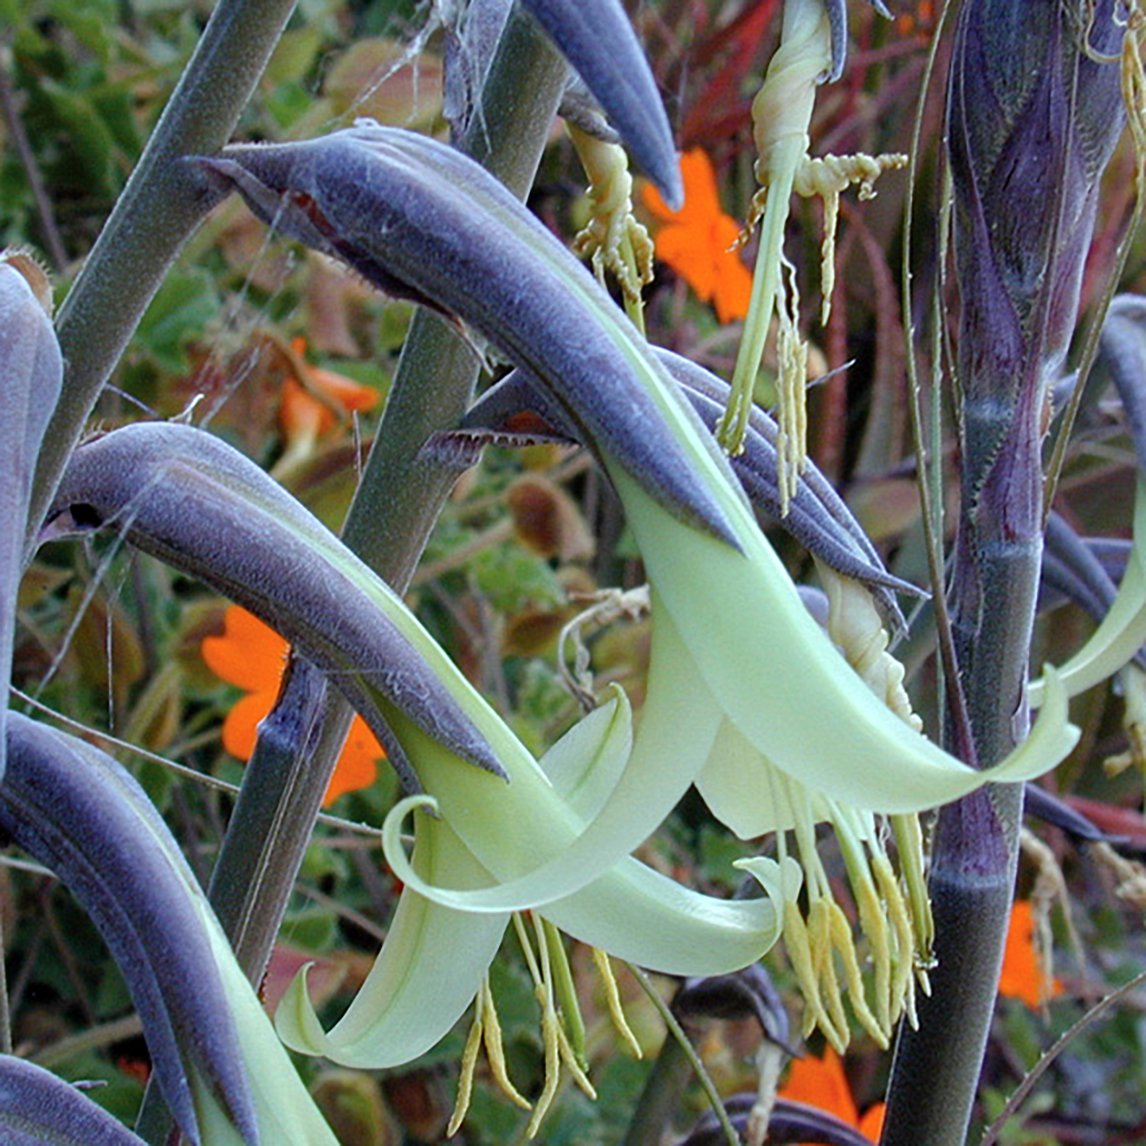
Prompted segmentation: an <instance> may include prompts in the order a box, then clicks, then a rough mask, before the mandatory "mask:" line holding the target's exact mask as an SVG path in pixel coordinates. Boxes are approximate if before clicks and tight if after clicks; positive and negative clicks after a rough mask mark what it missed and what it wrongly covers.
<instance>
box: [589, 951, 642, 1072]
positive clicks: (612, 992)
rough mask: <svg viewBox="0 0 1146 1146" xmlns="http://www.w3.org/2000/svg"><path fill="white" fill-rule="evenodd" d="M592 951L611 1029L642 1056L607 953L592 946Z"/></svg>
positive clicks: (636, 1053)
mask: <svg viewBox="0 0 1146 1146" xmlns="http://www.w3.org/2000/svg"><path fill="white" fill-rule="evenodd" d="M592 951H593V966H594V967H596V968H597V974H598V975H599V976H600V979H601V988H602V990H603V991H604V992H605V1006H606V1007H607V1008H608V1011H609V1018H610V1019H612V1020H613V1029H614V1030H615V1031H616V1032H617V1034H619V1035H620V1036H621V1039H622V1041H623V1042H624V1043H625V1044H626V1045H627V1046H628V1048H629V1050H631V1051H632V1052H633V1054H634V1055H635V1056H636V1057H637V1058H644V1057H645V1055H644V1051H642V1050H641V1044H640V1043H639V1042H637V1036H636V1035H635V1034H633V1028H632V1027H630V1026H629V1020H628V1019H627V1018H625V1008H624V1004H623V1003H622V1002H621V992H620V990H619V989H618V987H617V977H616V976H615V975H614V974H613V965H612V963H610V962H609V953H608V952H607V951H602V950H601V948H600V947H594V948H593V949H592Z"/></svg>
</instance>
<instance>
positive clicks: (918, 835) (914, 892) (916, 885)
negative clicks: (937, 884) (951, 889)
mask: <svg viewBox="0 0 1146 1146" xmlns="http://www.w3.org/2000/svg"><path fill="white" fill-rule="evenodd" d="M888 822H889V823H890V824H891V830H892V834H893V835H894V836H895V850H896V855H897V856H898V857H899V873H900V880H901V882H902V883H903V885H904V887H905V888H906V889H907V903H908V908H909V911H910V913H911V930H912V933H913V935H914V936H915V964H916V970H917V973H918V974H919V975H920V981H921V982H925V981H926V977H927V976H926V972H927V969H928V968H929V967H933V966H934V965H935V918H934V916H933V915H932V914H931V898H930V896H929V895H928V894H927V874H926V870H925V869H926V863H927V861H926V859H925V857H924V854H923V829H922V828H921V827H920V825H919V817H918V816H917V815H915V814H914V813H911V814H908V815H901V816H889V817H888ZM925 989H926V988H925Z"/></svg>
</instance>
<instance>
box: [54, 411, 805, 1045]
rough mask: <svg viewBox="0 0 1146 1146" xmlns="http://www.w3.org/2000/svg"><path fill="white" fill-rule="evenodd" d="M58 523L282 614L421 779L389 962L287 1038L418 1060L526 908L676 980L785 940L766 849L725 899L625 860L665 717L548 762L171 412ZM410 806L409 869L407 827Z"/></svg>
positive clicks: (309, 531)
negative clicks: (742, 892) (117, 536)
mask: <svg viewBox="0 0 1146 1146" xmlns="http://www.w3.org/2000/svg"><path fill="white" fill-rule="evenodd" d="M52 520H53V524H52V525H50V526H49V532H50V533H52V534H59V533H63V532H72V531H75V530H76V529H80V530H85V529H93V528H100V527H103V526H106V527H108V528H111V529H119V530H120V531H122V533H123V535H124V537H125V538H126V540H127V541H128V542H130V543H132V544H135V545H136V546H138V547H139V548H141V549H143V550H145V551H149V552H152V553H154V554H156V555H157V556H160V557H162V558H163V559H164V560H166V561H168V562H169V563H171V564H172V565H174V566H175V567H177V568H180V569H183V570H184V571H186V572H189V573H193V574H194V575H196V576H198V577H199V578H200V579H201V580H204V581H206V582H207V583H208V584H210V585H212V586H213V587H215V588H217V589H219V590H221V591H224V592H228V593H230V594H231V595H232V596H233V597H236V598H237V599H239V600H240V601H242V602H243V603H244V604H245V605H246V606H247V607H248V608H250V609H251V611H253V612H255V613H256V614H257V615H259V616H261V617H263V618H264V619H265V620H266V621H267V622H268V623H271V622H273V623H274V624H275V626H276V627H277V628H278V629H279V630H280V631H281V632H282V633H283V635H284V637H288V638H289V639H291V641H292V642H293V643H294V644H295V646H296V648H297V650H298V652H299V655H302V656H305V657H307V658H308V659H310V660H312V661H313V662H315V663H316V664H318V665H319V666H320V667H322V668H324V669H325V670H327V671H328V672H330V673H331V675H332V680H333V682H334V683H335V684H336V685H337V686H338V687H339V688H340V689H342V690H343V691H344V692H345V693H346V695H347V696H348V699H351V700H352V702H353V703H355V704H356V705H357V706H358V707H359V709H360V711H361V712H362V714H363V716H364V717H365V718H366V719H367V721H368V723H369V724H370V726H371V728H372V729H373V730H374V731H375V732H376V733H378V734H379V736H380V739H382V740H383V741H384V742H385V743H387V746H388V755H389V757H390V759H391V760H394V759H395V757H399V758H400V759H401V760H402V761H403V762H404V768H403V775H404V777H405V778H406V779H407V781H408V783H409V784H410V785H411V786H412V787H413V788H415V789H418V788H420V789H422V790H424V791H425V792H426V793H427V795H423V796H416V797H412V798H411V801H412V802H411V801H406V802H403V803H402V804H400V805H399V807H398V808H397V809H396V810H395V812H394V813H393V814H392V817H391V818H390V819H389V820H388V823H387V830H386V832H385V833H384V843H385V846H386V849H387V854H388V855H389V856H390V858H391V861H392V866H393V867H394V869H395V870H396V871H397V872H398V874H399V876H400V878H402V880H403V882H404V883H405V884H406V890H405V891H404V892H403V895H402V898H401V902H400V905H399V908H398V911H397V914H396V916H395V918H394V920H393V921H392V924H391V927H390V929H389V931H388V935H387V939H386V942H385V944H384V946H383V949H382V953H381V955H380V956H379V959H378V961H377V963H376V965H375V969H374V971H373V972H372V974H371V976H370V977H369V979H368V981H367V983H366V985H365V986H364V988H363V990H362V991H361V992H360V994H359V996H358V997H357V998H356V1000H355V1003H354V1004H353V1005H352V1007H351V1009H350V1011H349V1012H348V1013H347V1015H346V1016H344V1018H343V1020H342V1021H341V1022H340V1023H339V1024H338V1026H336V1027H335V1029H334V1030H333V1031H331V1032H330V1033H329V1035H328V1034H327V1033H325V1032H324V1031H323V1030H322V1028H321V1026H320V1025H319V1023H318V1020H317V1017H316V1016H315V1014H314V1012H313V1010H312V1009H311V1008H310V1004H309V1000H308V999H307V997H306V992H305V986H304V985H303V984H302V983H301V982H300V983H299V984H298V985H297V986H296V987H295V988H294V989H293V990H292V992H288V996H287V999H286V1000H284V1003H283V1005H282V1007H280V1016H279V1027H280V1030H281V1031H282V1032H283V1033H284V1035H285V1037H286V1038H287V1040H288V1041H289V1043H290V1045H292V1046H294V1047H296V1048H297V1049H300V1050H305V1051H309V1052H311V1053H315V1054H323V1055H326V1056H327V1057H329V1058H332V1059H335V1060H336V1061H339V1062H345V1063H347V1064H353V1065H369V1066H373V1067H384V1066H390V1065H394V1064H396V1063H401V1062H406V1061H408V1060H409V1059H410V1058H413V1057H416V1056H417V1055H418V1054H420V1053H422V1052H423V1051H425V1050H426V1049H428V1048H429V1047H430V1046H432V1045H433V1044H434V1043H435V1042H436V1041H437V1040H438V1039H440V1038H441V1037H442V1036H443V1035H444V1034H445V1033H446V1032H447V1031H448V1030H449V1029H450V1027H451V1026H452V1025H453V1024H454V1023H455V1022H456V1021H457V1019H458V1018H459V1016H460V1015H461V1014H462V1013H463V1012H464V1010H465V1008H466V1007H467V1006H468V1005H469V1003H470V1002H471V1001H472V1000H473V999H474V997H475V996H476V995H478V993H479V992H480V991H481V989H482V982H483V978H484V976H485V973H486V971H487V969H488V966H489V963H490V961H491V960H492V958H493V957H494V954H495V953H496V950H497V948H498V945H499V944H500V941H501V937H502V935H503V933H504V931H505V928H506V925H507V923H508V921H509V918H510V916H511V914H512V913H513V912H514V911H516V910H519V909H523V908H527V907H528V908H533V909H536V910H538V911H539V912H540V913H541V914H543V915H544V917H545V919H546V920H547V921H549V922H550V923H552V924H553V925H555V926H559V927H560V928H561V929H562V930H564V931H567V932H568V933H569V934H571V935H573V936H575V937H576V938H579V939H582V940H584V941H585V942H587V943H589V944H591V945H593V946H597V947H600V948H602V949H604V950H607V951H609V952H610V953H612V954H615V955H617V956H619V957H621V958H625V959H629V960H631V961H634V962H638V963H640V964H642V965H645V966H649V967H652V968H656V969H661V970H664V971H666V972H669V973H675V974H714V973H719V972H721V971H725V970H729V969H732V968H734V967H739V966H745V965H747V964H748V963H751V962H753V961H754V960H755V959H757V958H759V956H760V955H761V954H762V953H763V952H764V951H765V950H767V949H768V948H769V947H770V946H771V945H772V944H773V943H774V942H775V940H776V938H777V936H778V934H779V920H780V915H781V912H780V910H779V906H778V904H779V898H780V887H781V885H782V883H783V882H784V881H788V882H790V881H791V880H792V879H793V878H796V879H798V875H797V874H796V873H794V872H793V871H792V870H791V869H792V867H793V866H794V865H792V864H791V863H789V864H787V865H782V864H777V863H776V862H775V861H773V860H769V859H763V858H762V859H759V860H755V861H752V863H751V868H750V870H751V871H752V874H753V875H754V876H755V877H756V878H757V879H758V880H759V881H760V882H761V884H762V886H763V887H764V890H765V892H766V898H763V899H757V900H740V901H728V900H723V899H717V898H714V897H711V896H706V895H702V894H699V893H697V892H695V891H692V890H691V889H689V888H687V887H684V886H681V885H680V884H677V883H675V882H674V881H673V880H671V879H669V878H667V877H665V876H663V875H661V874H659V873H658V872H656V871H654V870H653V869H652V868H650V867H648V866H646V865H645V864H643V863H640V862H639V861H638V860H636V859H634V858H632V857H630V856H629V853H630V852H631V851H632V850H633V848H634V847H635V846H636V845H637V844H638V843H639V842H640V841H641V840H643V839H644V838H645V837H646V836H647V835H648V834H649V833H650V832H651V831H652V830H653V829H655V828H656V827H657V825H658V824H659V822H660V820H661V819H663V818H664V816H665V815H667V813H668V811H669V809H670V808H671V806H672V804H673V803H674V802H675V800H676V798H677V797H678V796H679V795H680V794H681V793H682V792H683V791H684V789H685V788H686V787H687V784H688V779H689V777H690V776H691V775H692V773H693V772H694V771H695V766H696V765H695V762H694V761H692V760H690V759H688V758H687V757H686V758H684V759H681V758H679V757H677V756H675V755H674V753H673V751H672V744H671V741H670V740H666V739H665V738H664V735H665V734H667V735H668V736H670V737H671V735H672V729H671V728H670V727H668V725H667V722H666V721H665V720H664V719H663V718H662V719H660V720H654V721H653V722H652V723H651V724H650V725H649V732H648V733H643V734H642V736H641V740H640V745H639V746H634V745H633V742H632V736H631V728H630V718H629V710H628V705H627V702H626V700H625V698H624V696H623V694H618V695H616V696H614V697H613V698H612V699H611V701H610V703H608V704H605V705H602V706H601V707H600V708H599V709H597V710H596V711H594V712H593V713H592V714H590V716H589V717H587V718H586V719H585V720H583V721H582V722H581V723H579V724H578V725H576V726H574V728H573V729H572V730H571V731H570V732H569V733H568V734H566V736H565V737H564V738H563V739H562V740H561V741H559V742H558V743H557V744H556V745H555V746H554V747H553V749H551V750H550V752H549V753H548V754H547V756H546V759H545V762H544V765H539V764H538V762H537V761H536V760H534V758H533V757H532V756H531V755H530V753H529V752H528V751H527V750H526V749H525V748H524V747H523V746H522V745H521V743H520V741H518V740H517V738H516V737H515V736H514V735H513V733H512V732H511V731H510V730H509V728H508V727H507V726H506V725H505V723H504V722H503V721H501V720H500V719H499V718H498V717H497V716H496V715H495V714H494V713H493V711H492V710H491V709H490V708H489V706H488V705H486V704H485V702H484V701H483V700H482V699H481V698H480V697H479V696H478V695H477V694H476V693H475V692H474V690H473V688H472V686H470V685H469V683H468V682H467V681H466V680H465V678H464V677H463V676H462V675H461V673H460V672H459V671H458V670H457V668H456V667H455V666H454V665H453V664H452V663H451V662H450V661H449V660H448V659H447V658H446V656H445V654H444V653H443V652H442V651H441V649H440V648H439V647H438V646H437V645H436V644H435V643H434V642H433V641H432V639H431V638H430V637H429V636H428V634H426V632H425V631H424V630H423V629H422V628H421V626H420V625H419V624H418V622H417V621H416V619H415V618H414V617H413V616H412V615H411V614H410V613H409V611H408V610H407V609H406V607H405V606H404V605H403V604H402V602H401V600H400V599H399V598H397V597H396V596H395V595H394V594H393V592H392V591H391V590H390V589H389V588H388V587H387V586H386V585H385V583H384V582H383V581H381V580H380V579H379V578H378V577H377V576H376V575H375V574H374V573H372V572H371V571H370V570H369V569H368V568H367V567H366V566H364V565H362V563H361V562H359V561H358V560H357V559H356V558H355V557H354V556H353V555H352V554H351V553H350V552H349V551H348V550H346V549H345V547H344V546H342V545H341V543H340V542H339V541H338V540H337V539H336V538H335V537H334V536H333V535H332V534H330V533H329V532H328V531H327V530H326V529H325V528H324V527H323V526H322V525H321V524H320V523H319V522H318V521H317V520H316V519H314V518H313V517H312V516H311V515H310V514H309V513H308V512H307V511H306V510H304V509H303V508H302V507H301V506H300V505H299V504H298V502H297V501H295V500H294V499H293V498H291V497H290V495H288V494H287V493H286V492H285V491H283V490H282V489H281V488H280V487H278V486H277V485H276V484H275V483H274V481H273V480H272V479H271V478H270V477H268V475H266V474H265V473H264V472H263V471H262V470H261V469H259V467H258V466H256V465H254V463H252V462H250V461H248V460H247V459H245V458H243V457H242V456H241V455H239V454H238V453H237V452H236V451H235V450H233V449H232V448H230V447H228V446H227V445H226V444H225V443H223V442H221V441H219V440H218V439H215V438H213V437H212V436H211V435H209V434H206V433H204V432H201V431H197V430H194V429H192V428H191V427H188V426H180V425H170V424H161V423H150V424H137V425H134V426H128V427H124V428H122V429H120V430H116V431H113V432H112V433H110V434H107V435H105V436H103V437H101V438H97V439H94V440H92V441H89V442H87V443H84V444H83V445H82V446H80V447H79V448H78V449H77V450H76V452H75V455H74V456H73V458H72V461H71V463H70V465H69V468H68V471H67V473H66V475H65V479H64V481H63V482H62V484H61V487H60V491H59V494H58V497H57V499H56V502H55V503H54V506H53V512H52ZM288 572H289V575H288ZM475 760H476V761H477V762H478V763H482V764H484V765H485V766H484V767H475V766H474V764H473V763H472V762H473V761H475ZM507 781H508V782H507ZM423 804H432V805H433V808H434V809H436V810H437V812H438V816H437V817H435V816H433V815H430V814H429V813H428V812H427V811H426V810H425V809H423V808H422V805H423ZM411 812H413V814H414V819H415V837H416V846H415V851H414V855H413V858H412V860H410V861H407V860H406V858H405V855H404V852H403V849H402V841H401V825H402V822H403V819H404V817H405V816H406V815H408V814H410V813H411ZM470 889H472V890H470ZM546 948H547V950H548V952H549V953H548V955H547V956H546V959H544V960H541V961H540V962H541V971H540V973H539V984H538V990H539V994H540V996H541V997H542V998H543V1000H544V1005H543V1014H544V1016H545V1020H544V1021H545V1023H546V1024H547V1030H546V1038H547V1040H548V1045H550V1046H556V1047H557V1056H558V1059H560V1058H561V1054H562V1052H561V1036H560V1034H559V1031H558V1028H557V1026H556V1025H555V1024H556V1018H555V1016H556V1004H555V1001H554V999H555V991H554V985H553V984H554V977H553V975H552V974H551V973H550V972H548V971H547V970H546V967H548V966H551V965H552V960H553V958H554V955H553V952H552V951H551V950H549V941H548V939H547V943H546Z"/></svg>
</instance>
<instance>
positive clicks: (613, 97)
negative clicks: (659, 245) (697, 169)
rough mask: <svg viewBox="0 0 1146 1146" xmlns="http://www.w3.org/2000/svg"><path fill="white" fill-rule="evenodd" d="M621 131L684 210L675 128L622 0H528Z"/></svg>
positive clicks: (670, 201)
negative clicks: (674, 138) (619, 1)
mask: <svg viewBox="0 0 1146 1146" xmlns="http://www.w3.org/2000/svg"><path fill="white" fill-rule="evenodd" d="M523 4H524V7H525V8H526V10H527V11H529V12H530V13H531V14H532V15H533V17H534V19H535V20H537V22H538V23H539V24H540V25H541V26H542V27H543V28H544V29H545V31H546V32H547V33H548V35H549V36H550V38H551V39H552V40H553V42H554V43H555V44H556V45H557V47H558V48H559V49H560V50H561V53H562V54H563V55H564V56H565V58H566V59H567V60H568V61H569V62H570V63H571V64H572V65H573V67H574V68H575V69H576V70H577V74H578V75H580V77H581V78H582V79H583V80H584V81H585V86H586V87H587V88H588V89H589V90H590V91H591V92H592V93H593V95H594V96H595V97H596V99H597V101H598V102H599V103H600V104H601V106H602V107H603V108H604V109H605V111H606V112H607V113H608V115H609V117H610V118H611V119H612V121H613V123H614V124H615V125H616V126H617V129H618V131H619V132H620V134H621V136H622V138H623V139H624V140H625V142H626V143H627V144H628V145H629V149H630V150H631V151H632V153H633V156H634V158H635V159H636V161H637V163H638V164H639V165H640V166H641V167H643V168H644V170H645V171H646V172H647V173H648V175H649V176H650V177H651V178H652V180H653V182H654V183H655V184H656V185H657V189H658V190H659V191H660V193H661V196H662V197H663V198H664V200H665V202H666V203H667V204H668V206H669V207H670V208H671V209H672V210H674V211H676V210H679V209H680V208H681V207H682V206H683V205H684V184H683V182H682V181H681V175H680V163H679V162H678V160H677V154H676V147H675V145H674V143H673V138H672V129H671V128H670V127H669V122H668V116H667V115H666V114H665V110H664V104H663V103H662V102H661V97H660V92H659V91H658V90H657V83H656V80H655V79H654V78H653V74H652V72H651V70H650V69H649V64H648V61H647V59H646V58H645V54H644V51H643V50H642V48H641V45H640V42H639V41H638V40H637V37H636V34H635V33H634V31H633V26H632V24H631V23H630V22H629V18H628V16H626V14H625V10H624V9H623V8H622V7H621V5H620V4H619V3H617V0H523Z"/></svg>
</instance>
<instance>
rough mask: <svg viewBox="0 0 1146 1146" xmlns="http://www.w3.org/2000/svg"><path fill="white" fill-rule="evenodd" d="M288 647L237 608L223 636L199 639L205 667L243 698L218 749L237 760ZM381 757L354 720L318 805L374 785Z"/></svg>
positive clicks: (248, 745) (270, 696)
mask: <svg viewBox="0 0 1146 1146" xmlns="http://www.w3.org/2000/svg"><path fill="white" fill-rule="evenodd" d="M287 648H288V644H287V642H286V641H285V640H284V639H283V638H282V637H280V636H279V634H278V633H276V632H275V631H274V629H272V628H271V627H270V626H269V625H264V624H263V622H262V621H260V620H259V619H258V617H256V616H254V615H253V614H252V613H248V612H247V610H246V609H244V608H242V607H241V606H239V605H228V606H227V611H226V612H225V613H224V614H223V635H222V636H218V637H205V638H204V639H203V644H202V646H201V652H202V654H203V660H204V661H205V662H206V664H207V667H208V668H209V669H210V670H211V671H212V672H213V673H214V674H215V675H216V676H217V677H220V678H221V679H222V680H225V681H226V682H227V683H228V684H233V685H236V686H237V687H238V688H241V689H242V690H243V691H244V692H245V693H246V694H247V695H246V696H244V697H242V698H240V700H239V701H238V702H237V703H236V704H235V706H234V707H233V708H232V709H231V711H230V712H228V713H227V717H226V719H225V720H224V721H223V747H224V748H226V750H227V751H228V752H230V754H231V755H232V756H237V757H238V758H239V759H240V760H247V759H249V758H250V755H251V753H252V752H253V751H254V749H255V737H256V734H257V732H258V724H259V721H260V720H262V719H263V717H264V716H266V715H267V713H268V712H270V710H271V707H272V706H273V705H274V702H275V697H277V696H278V692H279V681H280V680H281V678H282V675H283V669H284V667H285V666H286V654H287ZM385 756H386V752H385V750H384V749H383V748H382V745H380V744H379V743H378V741H377V739H375V736H374V733H372V732H371V731H370V729H369V727H367V725H366V722H365V721H364V720H363V719H362V717H360V716H355V718H354V722H353V723H352V724H351V726H350V733H349V735H348V736H347V738H346V743H345V744H344V745H343V748H342V755H341V756H339V758H338V764H337V765H336V767H335V769H334V775H333V776H332V777H331V778H330V784H329V786H328V787H327V789H326V795H325V796H324V797H323V801H322V803H323V807H329V806H330V805H331V804H333V803H334V801H335V800H337V799H338V797H339V796H341V795H343V794H344V793H346V792H355V791H357V790H358V789H359V788H368V787H369V786H370V785H371V784H373V783H374V781H375V779H376V778H377V776H378V761H379V760H382V759H384V758H385Z"/></svg>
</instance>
